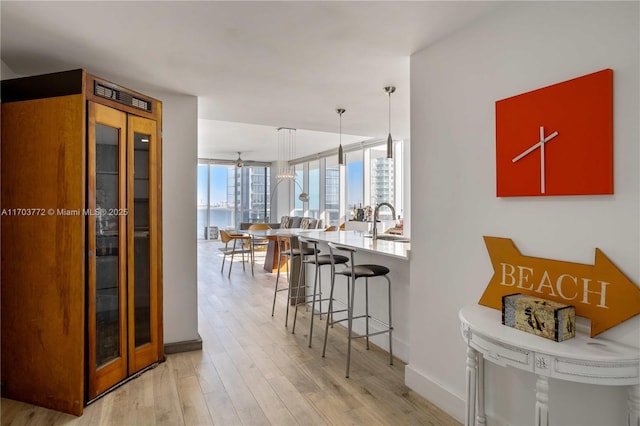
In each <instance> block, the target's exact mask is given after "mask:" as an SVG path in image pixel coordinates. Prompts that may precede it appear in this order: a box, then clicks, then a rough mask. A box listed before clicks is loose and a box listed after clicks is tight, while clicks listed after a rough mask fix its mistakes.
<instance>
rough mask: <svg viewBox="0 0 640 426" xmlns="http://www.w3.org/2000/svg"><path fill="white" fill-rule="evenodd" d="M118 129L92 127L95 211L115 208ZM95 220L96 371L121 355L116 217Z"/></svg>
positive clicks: (101, 217)
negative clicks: (94, 155)
mask: <svg viewBox="0 0 640 426" xmlns="http://www.w3.org/2000/svg"><path fill="white" fill-rule="evenodd" d="M118 137H119V132H118V129H115V128H113V127H108V126H105V125H102V124H96V194H95V196H96V200H95V201H96V209H98V212H108V211H109V210H111V209H117V208H118ZM95 220H96V368H98V367H100V366H102V365H104V364H106V363H108V362H109V361H111V360H113V359H116V358H118V357H120V356H121V354H120V325H119V322H118V319H119V318H120V314H119V306H118V300H119V294H118V254H119V253H118V217H117V216H116V215H107V214H100V213H98V214H97V215H96V216H95Z"/></svg>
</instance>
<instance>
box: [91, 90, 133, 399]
mask: <svg viewBox="0 0 640 426" xmlns="http://www.w3.org/2000/svg"><path fill="white" fill-rule="evenodd" d="M126 124H127V121H126V114H125V113H122V112H120V111H117V110H115V109H112V108H108V107H105V106H102V105H98V104H94V103H89V126H88V141H89V142H88V146H87V176H88V179H87V185H88V197H87V200H88V206H87V207H88V209H87V211H86V213H85V215H86V218H87V229H88V236H89V237H88V239H87V245H88V257H87V259H88V260H87V273H88V283H87V291H88V297H87V312H88V318H87V324H88V333H87V334H88V345H89V346H88V357H87V359H88V366H87V369H88V372H89V383H88V384H89V387H88V396H89V399H92V398H94V397H96V396H97V395H99V394H100V393H102V392H104V391H105V390H107V389H109V388H110V387H111V386H113V385H114V384H116V383H118V382H119V381H121V380H122V379H124V378H126V377H127V323H126V299H127V292H126V288H127V287H126V286H127V276H126V221H125V217H124V216H122V215H120V214H119V212H120V211H122V209H124V208H125V207H126V201H127V200H126V186H125V184H126V167H125V165H126V139H125V138H126Z"/></svg>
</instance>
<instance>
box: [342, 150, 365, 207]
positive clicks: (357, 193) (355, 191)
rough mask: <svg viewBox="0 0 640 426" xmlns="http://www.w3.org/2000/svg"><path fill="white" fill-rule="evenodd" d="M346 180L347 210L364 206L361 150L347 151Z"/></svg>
mask: <svg viewBox="0 0 640 426" xmlns="http://www.w3.org/2000/svg"><path fill="white" fill-rule="evenodd" d="M345 163H346V167H345V172H346V178H347V179H346V180H347V211H348V210H350V209H353V208H360V207H364V206H366V205H367V204H368V203H367V201H366V200H365V199H364V158H363V151H362V150H358V151H352V152H347V155H346V162H345Z"/></svg>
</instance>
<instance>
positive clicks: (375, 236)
mask: <svg viewBox="0 0 640 426" xmlns="http://www.w3.org/2000/svg"><path fill="white" fill-rule="evenodd" d="M382 206H387V207H389V208H390V209H391V214H392V217H393V220H396V209H395V208H394V207H393V206H392V205H391V204H389V203H378V204H376V209H375V210H374V211H373V235H372V237H373V239H374V240H377V239H378V216H379V212H378V211H379V210H380V207H382Z"/></svg>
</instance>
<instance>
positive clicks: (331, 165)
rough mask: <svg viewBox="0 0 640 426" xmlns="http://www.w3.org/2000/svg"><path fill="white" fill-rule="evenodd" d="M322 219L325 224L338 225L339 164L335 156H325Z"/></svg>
mask: <svg viewBox="0 0 640 426" xmlns="http://www.w3.org/2000/svg"><path fill="white" fill-rule="evenodd" d="M324 221H325V224H327V225H333V226H338V225H340V166H339V165H338V159H337V158H336V157H335V156H331V157H326V158H325V174H324Z"/></svg>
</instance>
